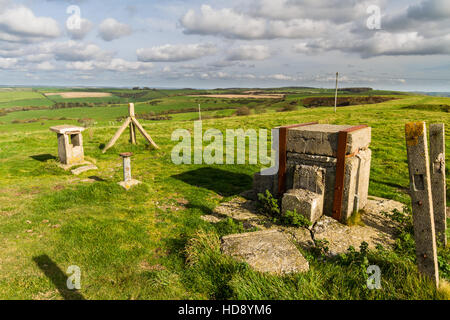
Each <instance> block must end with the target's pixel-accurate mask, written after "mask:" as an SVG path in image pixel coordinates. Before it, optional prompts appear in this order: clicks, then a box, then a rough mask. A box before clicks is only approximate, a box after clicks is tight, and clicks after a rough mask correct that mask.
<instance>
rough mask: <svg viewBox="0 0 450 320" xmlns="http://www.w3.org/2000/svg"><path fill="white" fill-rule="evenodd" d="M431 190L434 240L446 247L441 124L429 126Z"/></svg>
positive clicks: (442, 133)
mask: <svg viewBox="0 0 450 320" xmlns="http://www.w3.org/2000/svg"><path fill="white" fill-rule="evenodd" d="M430 158H431V190H432V194H433V213H434V227H435V229H436V239H437V241H438V244H441V245H442V246H443V247H445V246H446V245H447V236H446V234H445V231H446V230H447V217H446V206H447V204H446V202H447V201H446V200H447V199H446V190H445V189H446V183H445V129H444V124H443V123H437V124H431V125H430Z"/></svg>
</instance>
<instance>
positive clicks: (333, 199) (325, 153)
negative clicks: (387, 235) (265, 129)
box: [254, 123, 372, 222]
mask: <svg viewBox="0 0 450 320" xmlns="http://www.w3.org/2000/svg"><path fill="white" fill-rule="evenodd" d="M280 130H284V131H285V132H284V134H280V141H279V150H280V155H279V159H280V161H279V172H278V174H276V175H272V176H261V174H256V175H255V177H254V190H255V191H256V192H261V191H263V190H265V189H267V190H269V191H273V192H272V194H274V195H277V196H278V197H279V198H282V212H285V211H287V210H291V211H292V209H293V208H296V210H297V212H299V213H300V211H301V210H306V209H307V211H305V212H304V215H305V216H306V217H307V218H312V219H313V220H312V222H314V221H316V220H317V219H319V218H320V217H321V216H322V215H323V214H325V215H327V216H333V217H334V218H335V219H337V220H339V221H341V222H346V221H347V220H348V218H350V216H351V215H352V214H353V213H354V212H356V211H358V210H360V209H363V208H364V206H365V205H366V203H367V196H368V189H369V176H370V164H371V157H372V151H371V150H370V149H369V145H370V142H371V128H370V127H367V126H358V127H354V126H349V125H329V124H317V123H308V124H304V125H294V126H287V127H281V128H280ZM280 132H281V131H280ZM283 136H284V137H285V138H284V139H283ZM280 177H282V178H281V179H282V180H283V181H280V180H281V179H280ZM277 180H278V183H277ZM298 190H306V191H309V192H304V191H298ZM286 192H287V194H285V193H286ZM311 193H314V195H313V194H311ZM302 197H303V199H302ZM306 202H308V203H309V205H306ZM319 203H321V207H320V209H319V211H317V209H314V210H313V209H312V208H316V206H317V205H318V204H319ZM299 210H300V211H299Z"/></svg>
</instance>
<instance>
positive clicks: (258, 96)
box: [189, 94, 284, 99]
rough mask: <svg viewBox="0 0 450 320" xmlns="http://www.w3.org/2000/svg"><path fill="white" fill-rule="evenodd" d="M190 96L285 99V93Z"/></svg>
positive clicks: (203, 96)
mask: <svg viewBox="0 0 450 320" xmlns="http://www.w3.org/2000/svg"><path fill="white" fill-rule="evenodd" d="M189 97H202V98H224V99H283V98H284V94H206V95H192V96H189Z"/></svg>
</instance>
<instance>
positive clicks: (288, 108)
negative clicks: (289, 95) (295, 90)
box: [277, 104, 297, 112]
mask: <svg viewBox="0 0 450 320" xmlns="http://www.w3.org/2000/svg"><path fill="white" fill-rule="evenodd" d="M295 110H297V105H296V104H288V105H286V106H284V107H283V108H281V109H278V110H277V111H278V112H288V111H295Z"/></svg>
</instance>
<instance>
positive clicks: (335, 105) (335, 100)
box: [334, 72, 339, 113]
mask: <svg viewBox="0 0 450 320" xmlns="http://www.w3.org/2000/svg"><path fill="white" fill-rule="evenodd" d="M338 78H339V72H336V94H335V96H334V113H336V108H337V96H338Z"/></svg>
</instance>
